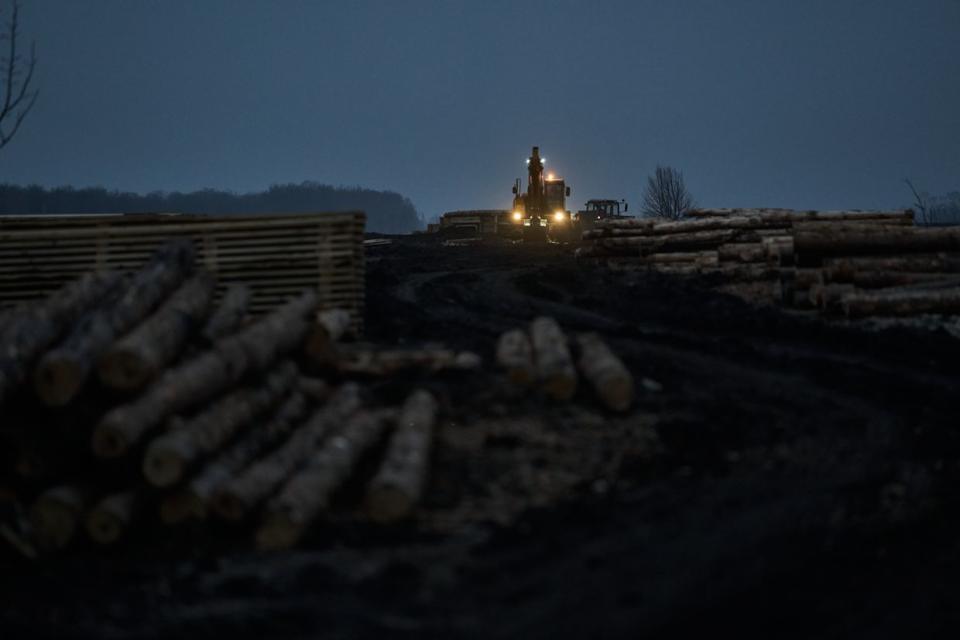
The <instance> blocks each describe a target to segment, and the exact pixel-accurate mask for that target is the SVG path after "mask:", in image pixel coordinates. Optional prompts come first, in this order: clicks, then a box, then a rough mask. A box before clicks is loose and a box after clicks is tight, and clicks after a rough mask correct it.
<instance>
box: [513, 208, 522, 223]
mask: <svg viewBox="0 0 960 640" xmlns="http://www.w3.org/2000/svg"><path fill="white" fill-rule="evenodd" d="M513 219H514V220H516V221H517V222H520V221H521V220H523V213H521V212H520V211H514V212H513Z"/></svg>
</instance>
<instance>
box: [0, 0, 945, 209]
mask: <svg viewBox="0 0 960 640" xmlns="http://www.w3.org/2000/svg"><path fill="white" fill-rule="evenodd" d="M21 33H22V37H23V38H24V41H29V40H30V39H33V40H35V41H36V43H37V50H38V58H39V61H38V66H37V72H36V73H37V77H36V81H37V87H38V88H39V89H40V91H41V93H40V98H39V101H38V103H37V105H36V107H35V109H34V111H33V112H32V113H31V114H30V115H29V116H28V118H27V120H26V121H25V123H24V125H23V127H22V129H21V130H20V132H19V133H18V134H17V137H16V138H15V139H14V140H13V142H11V143H10V144H9V145H8V146H7V147H6V148H4V149H3V150H0V182H10V183H16V184H30V183H38V184H42V185H46V186H58V185H64V184H71V185H74V186H77V187H83V186H91V185H102V186H105V187H108V188H111V189H120V190H129V191H136V192H141V193H146V192H150V191H156V190H163V191H189V190H195V189H201V188H205V187H211V188H217V189H230V190H234V191H238V192H248V191H257V190H261V189H264V188H266V187H268V186H269V185H271V184H275V183H289V182H300V181H305V180H312V181H317V182H321V183H326V184H331V185H358V186H362V187H366V188H371V189H384V190H392V191H396V192H399V193H401V194H403V195H404V196H407V197H409V198H410V199H411V200H412V201H413V202H414V204H415V205H416V206H417V208H418V210H419V211H420V213H421V215H422V216H423V217H424V218H432V217H434V216H436V215H438V214H439V213H442V212H443V211H446V210H452V209H467V208H502V207H508V206H509V204H510V199H511V194H510V186H511V184H512V183H513V179H514V178H516V177H520V176H522V175H523V173H524V163H523V160H524V158H525V157H526V156H527V155H528V154H529V152H530V147H531V146H533V145H539V146H540V147H541V150H542V153H543V155H544V156H545V157H546V158H547V161H548V162H547V168H548V170H551V171H556V172H557V173H558V174H562V175H564V176H565V177H566V178H567V180H568V182H569V184H570V185H571V187H572V192H573V194H572V199H571V204H570V208H573V209H576V208H579V207H580V206H581V205H582V203H583V202H584V201H585V200H587V199H589V198H600V197H605V198H606V197H609V198H618V199H619V198H626V199H627V200H628V201H629V202H630V203H631V204H634V203H638V200H639V196H640V193H641V190H642V187H643V183H644V181H645V179H646V176H647V175H648V174H649V173H651V172H652V171H653V170H654V168H655V167H656V166H657V164H668V165H672V166H674V167H677V168H679V169H681V170H682V171H683V172H684V175H685V177H686V180H687V183H688V186H689V188H690V190H691V191H692V192H693V194H694V196H695V198H696V201H697V203H698V204H700V205H704V206H718V207H719V206H776V207H792V208H803V209H807V208H816V209H834V208H864V209H868V208H890V207H897V206H902V205H905V204H908V203H909V202H910V201H911V200H912V197H911V195H910V193H909V191H908V190H907V188H906V186H905V185H904V183H903V180H904V178H911V179H913V180H914V181H915V183H916V184H917V186H918V187H920V188H922V189H923V190H925V191H928V192H930V193H933V194H939V193H945V192H947V191H957V190H960V38H958V37H957V36H958V33H960V2H958V1H957V0H921V1H919V2H907V1H905V0H893V1H891V2H885V3H877V2H870V1H867V0H837V1H834V2H828V1H826V0H815V1H810V2H804V3H780V2H769V0H767V1H760V0H735V1H733V2H728V3H713V2H709V1H706V0H697V1H695V0H691V1H686V2H677V3H660V2H639V1H635V2H627V1H612V0H610V1H601V2H596V3H586V2H575V1H573V0H552V1H550V2H519V3H515V2H499V1H492V2H483V3H480V2H457V1H450V2H419V1H418V2H409V3H396V2H351V3H317V2H301V1H294V0H289V1H283V2H267V1H260V0H206V1H205V2H202V3H198V2H195V1H189V0H168V1H166V2H147V1H140V0H136V1H129V0H127V1H124V0H84V1H82V2H76V1H70V0H25V1H24V3H23V8H22V14H21Z"/></svg>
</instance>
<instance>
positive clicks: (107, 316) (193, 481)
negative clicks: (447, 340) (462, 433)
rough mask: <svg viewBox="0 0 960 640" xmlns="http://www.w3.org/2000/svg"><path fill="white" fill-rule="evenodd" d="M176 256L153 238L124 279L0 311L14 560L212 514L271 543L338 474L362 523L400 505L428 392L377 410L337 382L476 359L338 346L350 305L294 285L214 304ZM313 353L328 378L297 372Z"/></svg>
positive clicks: (91, 278) (425, 465)
mask: <svg viewBox="0 0 960 640" xmlns="http://www.w3.org/2000/svg"><path fill="white" fill-rule="evenodd" d="M191 252H192V247H191V245H190V244H189V243H183V242H173V243H170V244H166V245H163V246H162V247H161V248H160V249H159V250H158V251H157V252H156V253H155V254H153V256H152V257H151V258H150V259H149V260H148V261H147V263H146V264H145V265H144V266H142V267H141V268H140V269H139V270H137V271H135V272H134V273H132V274H129V273H113V272H110V273H96V274H88V275H84V276H83V277H81V278H79V279H77V280H75V281H72V282H70V283H67V284H66V285H65V286H64V287H62V288H61V289H59V290H57V291H56V292H54V293H53V294H52V295H51V296H49V297H47V298H45V299H41V300H38V301H36V302H34V303H30V304H26V305H23V306H21V307H18V308H16V309H13V310H11V311H9V312H7V313H5V314H4V315H3V316H2V327H0V374H2V375H0V392H2V395H0V419H2V421H3V430H2V435H3V437H4V438H5V441H4V442H3V445H4V450H3V452H4V456H3V458H0V486H3V487H5V491H6V490H8V489H6V488H9V491H12V492H13V493H12V495H11V497H10V498H9V499H12V500H14V501H16V502H18V503H19V504H20V505H22V507H23V512H24V513H25V514H26V515H27V517H25V518H22V519H20V520H21V521H22V523H21V525H18V526H19V527H20V530H15V529H16V527H14V526H13V525H12V524H11V523H8V522H5V521H2V522H0V525H2V533H3V537H4V538H5V539H7V540H8V541H9V542H11V543H12V544H13V545H14V546H15V547H16V548H18V549H20V550H21V552H23V553H24V555H33V554H35V553H44V552H54V551H57V550H60V549H64V548H66V547H67V546H69V545H70V544H72V543H74V542H76V541H77V539H79V538H81V537H84V536H85V537H86V538H87V539H89V540H91V541H93V542H94V543H96V544H98V545H111V544H116V543H118V542H119V541H122V540H125V539H129V538H130V534H131V533H132V532H134V531H135V530H137V529H141V530H143V529H148V528H149V527H151V526H153V523H156V522H160V523H165V524H167V525H173V524H176V523H182V522H185V521H196V522H203V521H204V520H208V519H212V518H214V517H217V516H219V517H220V519H222V520H224V521H226V522H229V523H235V524H237V525H247V526H248V527H249V529H248V530H249V531H251V532H256V536H254V539H255V540H257V541H258V543H259V545H260V546H261V547H264V548H283V547H287V546H290V545H292V544H294V543H296V542H297V541H298V540H300V539H301V537H302V536H303V535H304V533H305V532H306V531H307V528H308V527H309V526H311V525H312V524H313V523H315V522H319V521H321V520H322V519H323V517H324V515H325V514H326V513H327V512H328V511H329V510H330V509H331V507H332V505H333V504H334V503H335V497H336V495H337V493H338V491H340V490H341V489H342V488H343V487H345V486H346V485H354V487H355V488H359V489H360V491H355V493H356V495H357V496H358V500H357V501H356V504H355V505H354V507H360V506H361V503H360V498H362V497H363V496H366V495H369V496H372V497H371V498H370V499H369V500H370V501H371V502H370V504H373V505H375V508H374V509H373V511H372V512H371V513H370V514H369V516H366V517H369V518H370V519H372V520H378V521H382V522H387V521H389V522H394V521H396V520H399V519H403V518H408V517H411V516H413V515H414V514H415V512H416V507H417V504H418V503H419V501H420V500H421V498H422V497H423V494H424V492H425V488H426V482H427V478H428V473H429V465H430V459H431V451H432V442H433V438H434V430H435V429H434V427H435V425H436V420H437V413H438V402H437V400H436V399H435V398H434V397H433V395H432V394H431V393H429V392H428V391H426V390H423V389H413V388H412V387H411V389H410V390H409V391H407V392H406V393H407V395H408V398H407V399H406V401H405V402H404V403H402V404H401V405H400V406H396V407H390V406H377V403H376V402H375V401H373V397H372V394H370V393H368V392H367V391H365V389H364V387H362V386H361V385H359V384H357V382H355V381H352V380H356V379H359V380H371V379H372V381H374V382H375V381H378V380H381V379H382V378H383V377H386V376H395V377H396V378H398V379H400V380H401V381H403V380H406V379H407V378H408V374H409V373H411V372H412V371H416V372H420V373H423V374H427V375H437V374H441V373H443V372H447V371H451V370H453V371H464V370H467V371H472V370H476V369H477V368H478V367H480V366H481V364H482V363H481V360H480V358H479V357H478V356H476V355H475V354H472V353H469V352H460V351H454V350H450V349H446V348H444V347H442V346H441V345H429V346H425V347H417V348H402V349H401V348H389V349H385V348H382V347H377V346H374V345H367V344H362V345H361V344H353V345H350V344H344V343H341V341H340V340H341V338H343V337H344V336H346V335H349V334H350V333H351V332H353V330H354V327H355V324H354V323H353V322H352V319H351V318H352V316H351V314H350V313H348V312H347V311H345V310H340V309H318V295H317V293H316V292H315V291H313V290H310V289H307V290H304V291H303V292H302V293H301V294H300V295H298V296H296V297H293V298H291V299H289V300H287V301H286V302H285V303H284V304H281V305H279V306H277V307H275V308H274V309H273V310H272V311H270V312H268V313H266V314H263V315H260V316H258V317H253V318H251V317H250V316H249V315H248V314H247V312H246V311H247V308H248V303H249V299H250V296H249V291H248V289H247V287H245V286H243V285H242V283H238V284H235V285H231V287H230V288H229V289H228V290H227V293H226V295H224V296H223V297H222V298H221V300H220V302H219V303H215V302H214V300H215V298H214V291H215V289H216V277H215V275H214V274H213V273H211V272H208V271H206V270H204V269H203V268H197V267H196V266H195V263H194V261H193V260H192V254H191ZM68 356H69V357H68ZM67 362H69V366H68V365H67V364H65V363H67ZM318 362H322V363H324V364H325V365H326V373H329V374H331V375H330V376H328V378H327V379H322V378H316V377H308V376H306V375H304V373H303V368H304V367H313V368H314V369H316V368H317V367H316V365H317V364H318ZM64 371H65V372H66V373H63V372H64ZM68 374H69V375H68ZM397 427H399V429H397ZM395 431H396V433H394V432H395ZM8 445H9V446H8ZM371 453H374V454H375V455H376V456H377V457H379V459H374V460H372V461H370V460H369V456H370V454H371ZM8 454H9V455H8ZM361 460H363V462H364V464H363V465H361V464H360V463H361ZM371 462H372V463H373V464H372V465H371ZM361 466H362V468H363V469H364V471H363V472H362V473H361V474H360V475H358V471H357V470H358V468H360V467H361ZM368 482H372V484H371V486H370V489H369V491H368V490H367V489H366V488H365V485H366V484H367V483H368ZM357 483H359V484H357ZM384 496H386V497H384ZM5 499H6V498H5ZM358 513H361V514H362V513H364V511H362V510H358Z"/></svg>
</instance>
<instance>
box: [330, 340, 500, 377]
mask: <svg viewBox="0 0 960 640" xmlns="http://www.w3.org/2000/svg"><path fill="white" fill-rule="evenodd" d="M482 364H483V360H482V359H481V358H480V357H479V356H478V355H476V354H473V353H471V352H467V351H460V352H458V351H454V350H453V349H445V348H442V347H421V348H415V349H375V348H374V349H371V348H353V349H341V350H340V351H339V352H338V360H337V362H336V368H337V370H338V371H339V372H340V373H341V374H343V375H362V376H390V375H395V374H397V373H400V372H402V371H409V370H419V371H424V372H433V373H436V372H441V371H473V370H476V369H479V368H480V367H481V366H482Z"/></svg>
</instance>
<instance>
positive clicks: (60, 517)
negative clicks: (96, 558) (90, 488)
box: [29, 488, 84, 551]
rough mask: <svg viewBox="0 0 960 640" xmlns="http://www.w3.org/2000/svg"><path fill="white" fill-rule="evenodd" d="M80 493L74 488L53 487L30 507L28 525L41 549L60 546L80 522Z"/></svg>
mask: <svg viewBox="0 0 960 640" xmlns="http://www.w3.org/2000/svg"><path fill="white" fill-rule="evenodd" d="M83 502H84V497H83V495H82V494H81V493H80V492H78V491H77V490H75V489H72V488H65V489H54V490H51V491H48V492H47V493H45V494H43V495H41V496H40V497H39V498H38V499H37V501H36V502H35V503H34V504H33V506H32V507H31V509H30V514H29V518H30V525H31V527H32V529H33V534H34V538H35V540H34V541H35V542H36V544H37V546H38V547H39V548H40V549H43V550H45V551H54V550H57V549H63V548H64V547H66V546H67V545H68V544H69V543H70V541H71V540H73V537H74V535H75V534H76V532H77V529H78V528H79V527H80V525H81V522H80V520H81V514H82V511H83Z"/></svg>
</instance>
